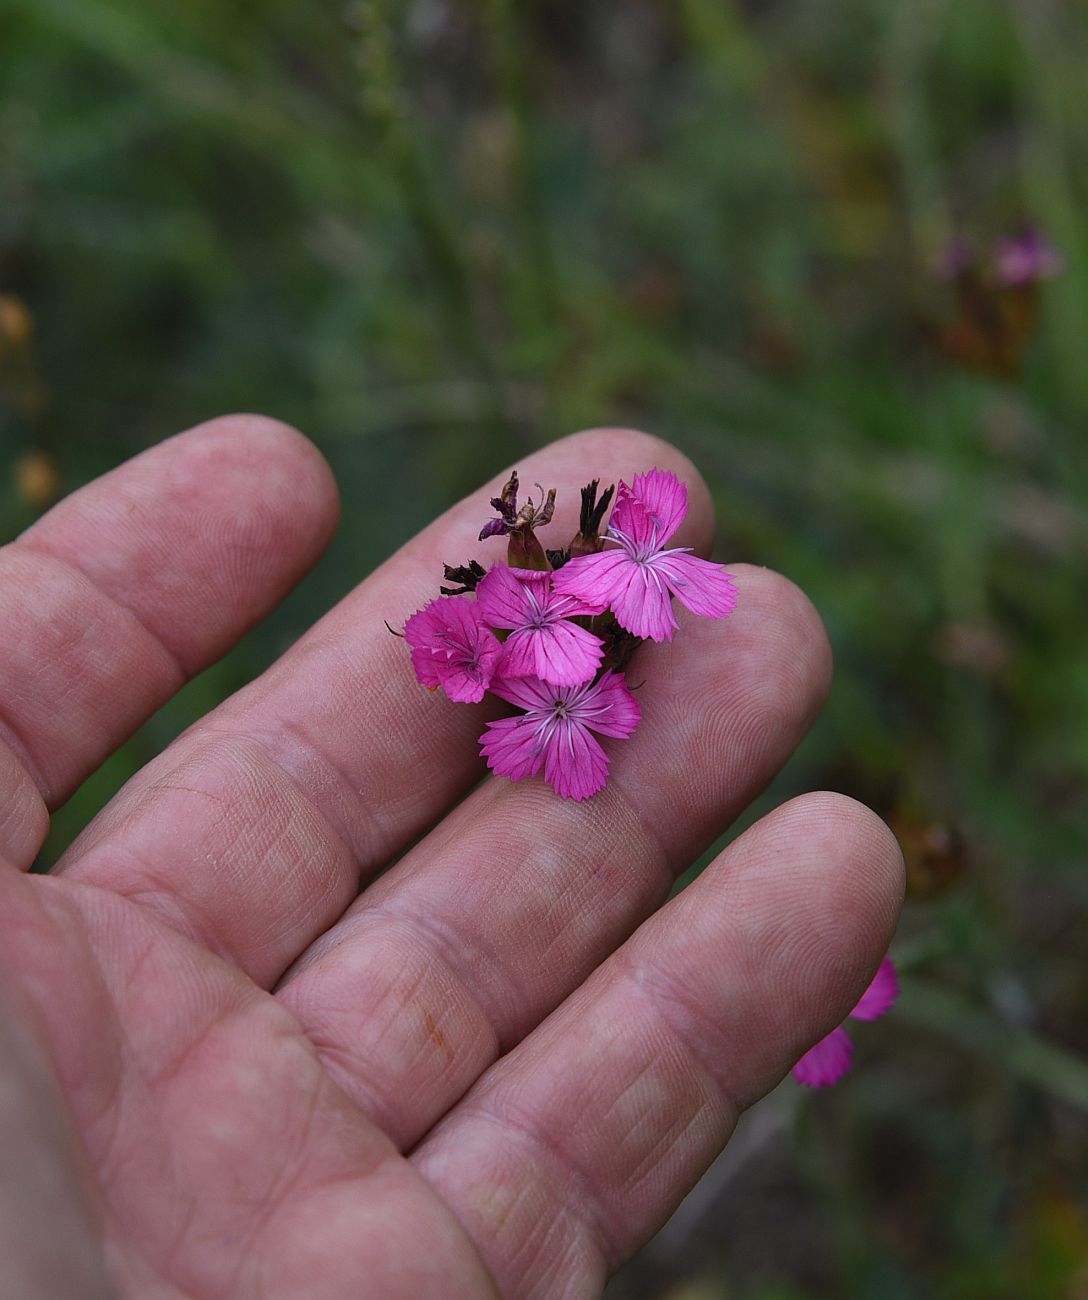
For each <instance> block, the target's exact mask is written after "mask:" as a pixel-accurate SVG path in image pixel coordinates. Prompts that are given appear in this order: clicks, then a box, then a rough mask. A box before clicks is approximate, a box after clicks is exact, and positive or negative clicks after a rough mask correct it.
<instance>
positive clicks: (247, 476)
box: [163, 412, 340, 546]
mask: <svg viewBox="0 0 1088 1300" xmlns="http://www.w3.org/2000/svg"><path fill="white" fill-rule="evenodd" d="M169 442H170V443H184V444H185V445H186V449H187V450H191V451H192V453H193V454H194V456H195V457H196V459H197V460H198V461H199V462H200V463H199V465H198V466H197V468H198V470H199V471H200V472H202V473H203V474H204V476H205V478H206V479H211V478H213V477H215V476H222V478H223V480H224V481H223V484H222V490H223V493H224V495H228V494H234V493H236V492H238V491H239V490H241V491H242V492H243V493H244V494H245V495H246V496H247V497H249V498H252V499H254V500H257V501H259V502H260V503H261V504H262V505H263V506H264V508H265V509H266V510H267V511H268V512H269V513H270V514H272V515H274V516H275V517H276V520H277V522H280V523H290V524H292V525H293V526H294V528H295V529H300V528H301V529H303V530H306V531H308V532H311V533H312V535H313V542H312V544H313V545H315V546H316V545H319V544H324V542H327V541H328V539H329V538H330V537H331V536H332V533H333V531H334V530H335V528H336V524H337V522H338V520H339V515H340V492H339V488H338V487H337V483H336V479H335V478H334V477H333V473H332V470H331V469H330V468H329V464H328V461H326V459H325V457H324V456H323V455H322V454H321V452H320V451H319V450H318V448H317V447H316V446H315V445H314V443H313V442H311V441H310V439H309V438H307V437H306V436H305V435H304V434H302V433H300V432H299V431H298V430H297V429H296V428H294V427H293V426H292V425H289V424H285V423H284V422H283V421H282V420H277V419H274V418H273V417H271V416H267V415H257V414H254V413H252V412H239V413H235V414H231V415H222V416H218V417H217V418H216V419H213V420H209V421H207V422H206V423H204V424H201V425H197V426H196V427H195V428H193V429H190V430H188V431H187V432H186V433H181V434H178V435H177V437H176V438H171V439H169ZM163 445H164V446H165V445H166V444H163ZM255 489H256V490H255Z"/></svg>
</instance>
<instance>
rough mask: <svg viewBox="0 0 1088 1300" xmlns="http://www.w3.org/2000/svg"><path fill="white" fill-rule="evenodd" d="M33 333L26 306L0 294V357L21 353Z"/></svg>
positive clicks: (15, 299) (17, 299) (5, 294)
mask: <svg viewBox="0 0 1088 1300" xmlns="http://www.w3.org/2000/svg"><path fill="white" fill-rule="evenodd" d="M33 332H34V322H33V320H32V319H31V316H30V312H29V311H28V310H27V308H26V304H25V303H23V302H22V300H21V299H19V298H16V297H15V296H14V295H12V294H10V293H0V356H2V355H3V354H4V353H5V352H8V351H11V352H19V351H21V350H22V349H23V348H25V347H26V345H27V344H28V343H29V342H30V336H31V334H32V333H33Z"/></svg>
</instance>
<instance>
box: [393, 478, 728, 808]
mask: <svg viewBox="0 0 1088 1300" xmlns="http://www.w3.org/2000/svg"><path fill="white" fill-rule="evenodd" d="M518 486H519V485H518V476H517V473H516V472H515V473H514V474H512V475H511V476H510V479H509V481H508V482H507V483H506V485H505V486H504V487H503V490H502V493H501V495H500V496H497V497H494V498H493V499H492V501H491V505H492V507H493V508H494V510H495V511H496V514H497V518H494V519H491V520H489V521H488V522H487V523H486V524H485V525H484V527H483V529H482V531H481V532H480V541H481V542H482V541H485V540H486V539H487V538H490V537H505V538H506V539H507V557H506V558H507V563H506V564H505V565H496V566H494V567H493V568H491V569H489V570H485V569H484V567H483V566H482V565H481V564H479V563H478V562H477V561H476V560H472V561H470V562H469V563H468V564H466V565H461V566H459V567H457V568H453V567H451V566H449V565H446V566H445V576H446V580H447V582H450V583H451V584H453V585H451V586H449V587H441V588H440V591H441V592H442V595H441V596H439V597H438V599H437V600H432V601H431V602H430V604H429V605H427V606H426V607H425V608H424V609H421V610H420V611H419V612H418V613H416V614H413V615H412V617H411V618H410V619H409V620H408V622H407V623H406V624H405V626H404V636H405V640H406V641H407V642H408V645H409V647H410V649H411V655H412V666H413V667H414V668H415V672H416V676H417V677H418V679H419V680H420V682H421V683H422V684H423V685H424V686H427V687H430V688H431V689H437V688H439V687H441V688H442V690H444V691H445V693H446V694H447V695H448V696H449V698H450V699H451V700H457V701H460V702H462V703H468V704H475V703H478V702H479V701H480V700H482V699H483V698H484V695H485V694H486V693H487V692H488V691H490V692H491V693H492V694H493V695H496V696H498V697H499V698H500V699H502V700H505V701H506V702H507V703H509V704H513V705H515V706H516V707H517V708H518V709H519V710H521V712H519V713H517V714H515V715H514V716H512V717H508V718H502V719H501V720H499V721H497V722H491V723H489V724H488V726H487V729H486V730H485V732H484V734H483V735H482V736H481V737H480V746H481V753H482V755H483V757H484V758H486V759H487V764H488V766H489V767H490V768H491V769H492V770H493V771H495V772H498V773H500V774H501V775H503V776H508V777H509V778H510V779H511V780H512V781H520V780H521V779H522V778H523V777H526V776H535V775H536V774H537V773H538V772H540V771H541V770H542V769H543V772H544V778H545V780H547V781H548V782H549V783H550V784H551V785H552V786H553V787H554V788H555V790H556V791H557V792H558V793H559V794H560V795H562V796H563V797H564V798H567V799H586V798H588V797H589V796H590V795H592V794H595V793H596V792H597V791H598V790H600V789H601V787H602V786H603V785H604V783H605V779H606V777H607V774H608V755H607V754H606V753H605V751H604V749H603V748H602V747H601V744H600V742H599V741H598V740H597V739H596V736H595V735H593V734H592V733H596V735H598V736H606V737H612V738H615V739H620V740H622V739H626V738H627V737H628V736H630V735H631V733H632V732H633V731H634V729H635V727H636V726H637V725H638V722H639V717H640V710H639V706H638V703H637V702H636V700H635V697H634V696H633V695H632V693H631V691H630V689H629V687H628V686H627V682H626V680H625V678H624V669H625V668H626V666H627V663H628V661H629V659H630V657H631V653H632V652H633V650H634V649H635V647H636V646H637V645H638V644H639V642H640V641H643V640H647V639H648V640H651V641H669V640H671V639H672V635H673V632H674V631H676V629H677V627H678V624H677V622H676V618H675V616H674V614H673V608H672V601H673V597H675V598H676V599H677V600H679V601H680V603H681V604H682V605H684V606H685V607H686V608H687V609H689V610H691V612H692V613H694V614H701V615H703V616H704V617H706V618H722V617H724V616H725V615H726V614H728V613H729V612H730V611H731V610H732V608H733V605H734V603H735V601H736V590H735V588H734V586H733V579H732V578H731V577H730V575H729V574H728V573H726V572H725V570H724V569H723V568H722V567H721V566H720V565H717V564H712V563H711V562H710V561H708V560H702V559H699V557H698V556H695V555H692V554H691V548H690V547H688V546H673V547H670V546H669V545H668V542H669V541H670V539H671V538H672V537H673V535H674V534H675V532H676V530H677V529H678V528H679V527H680V524H681V523H682V522H683V519H684V517H685V515H686V514H687V510H688V500H687V488H686V487H685V486H684V484H683V483H681V482H680V481H679V480H678V479H677V477H676V475H675V474H671V473H668V472H667V471H665V470H659V469H654V470H650V471H649V472H648V473H646V474H636V475H635V476H634V478H633V479H632V481H631V484H630V485H628V484H627V483H624V482H622V481H621V482H620V485H619V490H618V491H616V490H615V489H614V488H613V487H610V488H608V489H607V491H605V492H603V493H600V494H598V489H599V487H600V482H599V480H596V479H595V480H594V481H593V482H592V483H590V484H588V485H587V486H586V487H585V488H583V489H582V509H581V517H580V519H579V528H578V532H577V533H576V534H575V536H574V537H573V538H572V539H571V542H570V544H569V545H568V546H567V547H565V548H564V549H562V550H545V548H544V546H543V545H542V544H541V542H540V540H539V539H538V538H537V536H536V530H537V529H538V528H540V527H542V526H543V525H545V524H547V523H550V522H551V519H552V516H553V514H554V512H555V489H554V488H553V489H552V490H551V491H550V492H549V493H548V494H547V496H545V495H544V492H543V489H542V490H541V499H540V501H539V502H534V501H533V500H532V499H531V498H530V499H529V500H527V501H526V502H525V503H524V504H523V505H521V506H519V505H518ZM613 496H615V505H614V507H613V509H612V514H611V517H610V519H609V521H608V526H607V528H604V529H602V524H603V521H604V517H605V514H606V512H607V511H608V507H609V505H610V504H611V503H612V499H613Z"/></svg>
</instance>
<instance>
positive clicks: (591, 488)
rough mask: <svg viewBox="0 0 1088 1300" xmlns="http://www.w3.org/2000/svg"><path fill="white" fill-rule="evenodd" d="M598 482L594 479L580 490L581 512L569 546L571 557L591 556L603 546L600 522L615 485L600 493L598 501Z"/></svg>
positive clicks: (598, 480)
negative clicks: (576, 530) (575, 532)
mask: <svg viewBox="0 0 1088 1300" xmlns="http://www.w3.org/2000/svg"><path fill="white" fill-rule="evenodd" d="M600 482H601V481H600V479H596V478H595V479H594V480H593V482H592V483H587V484H586V486H585V487H584V488H582V510H581V514H580V515H579V518H578V532H577V534H576V535H575V537H574V539H573V540H572V541H571V544H570V553H571V556H572V557H573V556H575V555H593V554H595V553H596V552H597V551H599V550H600V549H601V547H602V545H603V543H602V542H601V535H600V534H601V520H602V519H604V514H605V511H606V510H607V509H608V507H609V505H610V504H611V501H612V496H613V493H614V492H615V491H616V485H615V483H613V484H612V486H611V487H610V488H608V489H607V490H606V491H605V492H602V493H601V498H600V500H599V501H598V499H597V488H598V487H599V486H600Z"/></svg>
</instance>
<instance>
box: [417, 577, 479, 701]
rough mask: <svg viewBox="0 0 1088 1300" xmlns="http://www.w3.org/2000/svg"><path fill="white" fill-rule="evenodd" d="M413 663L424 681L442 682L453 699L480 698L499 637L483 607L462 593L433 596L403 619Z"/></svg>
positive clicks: (431, 684)
mask: <svg viewBox="0 0 1088 1300" xmlns="http://www.w3.org/2000/svg"><path fill="white" fill-rule="evenodd" d="M404 639H405V640H406V641H407V642H408V644H409V645H410V646H411V647H412V667H413V668H414V669H415V670H416V676H417V677H418V678H419V680H420V682H421V683H422V684H423V685H424V686H429V687H431V688H432V689H434V688H435V687H436V686H441V687H442V689H443V690H444V691H445V692H446V694H447V695H448V696H449V697H450V699H451V700H458V701H459V702H461V703H463V704H476V703H478V702H479V701H480V700H482V699H483V698H484V692H485V691H486V690H487V688H488V686H490V685H491V678H492V677H493V676H494V674H495V669H496V667H497V665H498V662H499V656H500V654H501V653H502V646H501V645H500V644H499V639H498V637H497V636H496V635H495V634H494V632H492V631H491V630H490V629H489V628H486V627H485V626H484V625H483V622H482V620H481V618H480V611H479V609H478V607H477V606H476V604H475V603H474V602H473V601H471V600H465V599H464V597H462V596H441V597H440V598H439V599H438V600H432V601H431V603H430V604H429V605H427V606H426V607H425V608H424V609H421V610H420V611H419V612H418V613H417V614H413V615H412V617H411V618H410V619H409V620H408V622H407V623H405V625H404Z"/></svg>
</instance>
